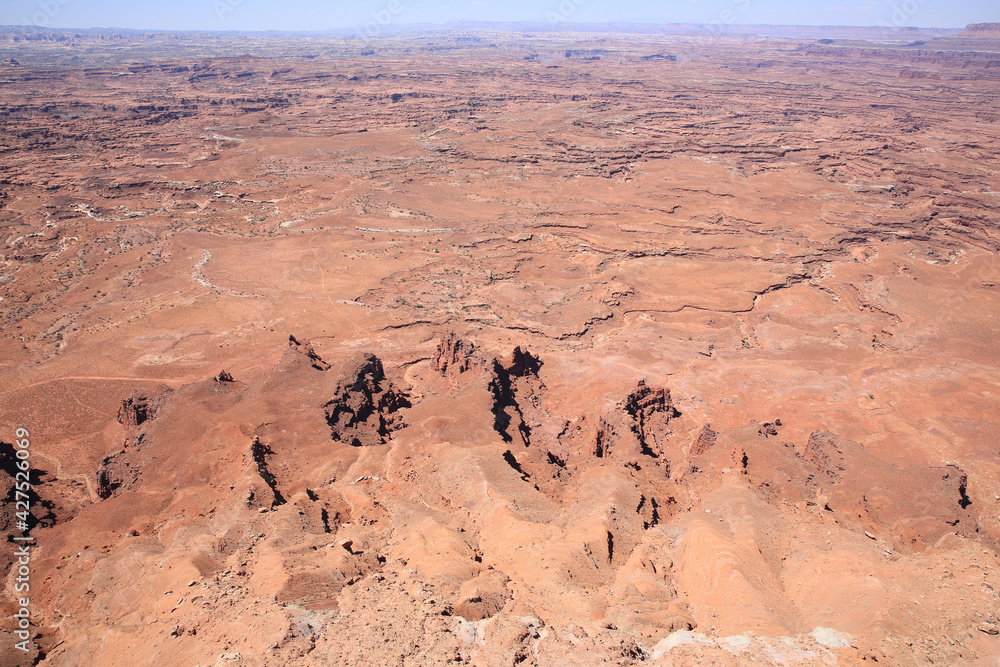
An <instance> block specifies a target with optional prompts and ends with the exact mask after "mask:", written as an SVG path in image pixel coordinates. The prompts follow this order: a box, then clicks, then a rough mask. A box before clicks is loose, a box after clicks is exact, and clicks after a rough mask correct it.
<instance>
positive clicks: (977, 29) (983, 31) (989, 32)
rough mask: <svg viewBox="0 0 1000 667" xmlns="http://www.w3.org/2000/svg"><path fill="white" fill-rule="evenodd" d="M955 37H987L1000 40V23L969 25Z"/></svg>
mask: <svg viewBox="0 0 1000 667" xmlns="http://www.w3.org/2000/svg"><path fill="white" fill-rule="evenodd" d="M957 37H979V38H982V37H989V38H993V39H1000V23H970V24H969V25H967V26H965V30H963V31H962V32H960V33H958V35H957Z"/></svg>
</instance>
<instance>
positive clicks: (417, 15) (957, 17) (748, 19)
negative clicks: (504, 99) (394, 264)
mask: <svg viewBox="0 0 1000 667" xmlns="http://www.w3.org/2000/svg"><path fill="white" fill-rule="evenodd" d="M449 21H532V22H542V23H549V22H563V21H570V22H579V23H603V22H612V21H625V22H632V23H713V24H720V23H721V24H760V23H764V24H767V23H771V24H781V25H859V26H865V25H867V26H899V27H902V26H918V27H928V28H929V27H941V28H960V27H964V26H965V25H966V24H968V23H985V22H1000V2H998V0H659V1H657V0H277V1H276V0H170V1H169V2H164V1H162V0H160V1H156V0H154V1H153V2H149V1H147V0H0V25H37V26H40V27H48V28H95V27H101V28H107V27H116V28H137V29H146V30H330V29H342V28H348V29H361V28H367V30H368V32H369V33H372V32H373V30H374V29H377V28H379V27H381V26H385V25H392V24H407V23H446V22H449Z"/></svg>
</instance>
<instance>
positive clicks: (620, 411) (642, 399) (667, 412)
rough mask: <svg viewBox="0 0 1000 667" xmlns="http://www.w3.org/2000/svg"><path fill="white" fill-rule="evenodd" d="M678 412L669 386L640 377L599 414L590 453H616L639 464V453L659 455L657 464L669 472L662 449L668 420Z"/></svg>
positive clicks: (605, 454)
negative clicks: (652, 384) (602, 413)
mask: <svg viewBox="0 0 1000 667" xmlns="http://www.w3.org/2000/svg"><path fill="white" fill-rule="evenodd" d="M678 416H680V412H679V411H678V410H677V408H675V407H674V404H673V401H672V400H671V398H670V390H669V389H667V388H666V387H651V386H648V385H646V383H645V381H644V380H640V381H639V382H638V384H637V385H636V387H635V389H634V390H633V391H632V392H631V393H630V394H629V395H628V396H626V397H625V398H624V399H623V400H621V401H619V402H618V403H617V404H616V405H615V407H614V408H612V409H611V410H609V411H607V412H606V413H605V415H604V416H602V417H601V419H600V421H599V422H598V426H597V432H596V434H595V436H594V447H593V453H594V456H596V457H598V458H606V457H608V456H611V455H612V454H617V455H618V456H621V457H624V458H625V459H626V460H627V461H630V462H631V463H633V464H635V465H639V464H638V463H637V459H636V457H640V456H641V457H646V458H648V459H653V460H657V459H662V460H661V461H659V462H658V463H657V465H663V466H665V468H666V471H667V474H669V471H670V464H669V461H667V459H666V457H665V456H664V449H665V445H666V441H667V439H668V438H670V437H671V436H673V431H672V430H671V429H670V426H669V425H670V420H672V419H674V418H676V417H678Z"/></svg>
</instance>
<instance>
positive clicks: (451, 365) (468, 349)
mask: <svg viewBox="0 0 1000 667" xmlns="http://www.w3.org/2000/svg"><path fill="white" fill-rule="evenodd" d="M477 363H478V364H479V365H482V360H481V359H479V360H477V359H476V346H475V345H473V344H472V342H470V341H467V340H465V339H464V338H462V337H460V336H459V335H458V334H457V333H455V332H454V331H449V332H448V333H446V334H445V335H444V336H442V337H441V339H440V340H439V341H438V346H437V349H436V350H435V351H434V356H433V358H432V359H431V365H432V366H433V367H434V369H435V370H436V371H437V372H439V373H440V374H441V375H444V376H445V377H448V378H450V379H451V380H452V382H455V381H457V379H458V377H459V376H461V375H462V374H463V373H465V372H466V371H468V370H470V369H471V368H472V367H473V365H474V364H477Z"/></svg>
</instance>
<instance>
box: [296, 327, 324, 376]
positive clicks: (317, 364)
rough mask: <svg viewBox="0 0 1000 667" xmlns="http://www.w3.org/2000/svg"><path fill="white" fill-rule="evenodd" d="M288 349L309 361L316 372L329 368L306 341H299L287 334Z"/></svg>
mask: <svg viewBox="0 0 1000 667" xmlns="http://www.w3.org/2000/svg"><path fill="white" fill-rule="evenodd" d="M288 349H289V350H292V351H294V352H296V353H298V354H301V355H302V356H304V357H305V358H306V359H308V360H309V363H310V365H311V366H312V367H313V368H315V369H316V370H318V371H325V370H328V369H329V368H330V364H328V363H326V362H325V361H323V359H321V358H320V356H319V355H318V354H317V353H316V350H315V349H314V348H313V346H312V344H311V343H310V342H309V341H307V340H303V341H299V340H298V339H297V338H295V336H292V335H290V334H289V336H288Z"/></svg>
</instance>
